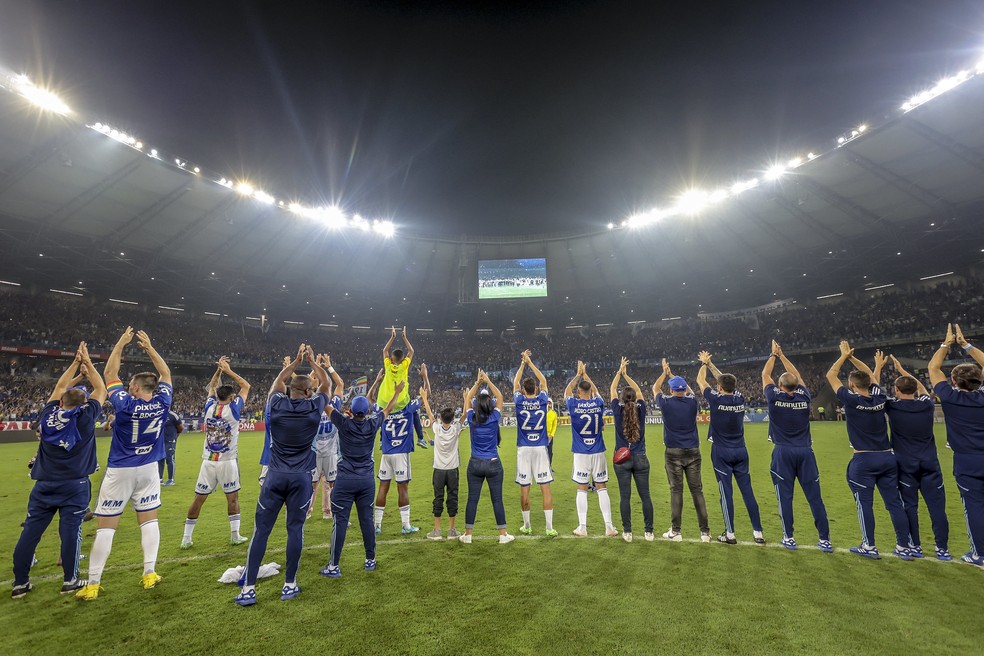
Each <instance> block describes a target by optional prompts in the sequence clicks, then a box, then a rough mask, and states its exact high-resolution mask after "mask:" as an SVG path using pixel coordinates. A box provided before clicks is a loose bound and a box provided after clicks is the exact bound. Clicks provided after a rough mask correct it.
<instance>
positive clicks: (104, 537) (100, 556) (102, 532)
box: [89, 528, 116, 585]
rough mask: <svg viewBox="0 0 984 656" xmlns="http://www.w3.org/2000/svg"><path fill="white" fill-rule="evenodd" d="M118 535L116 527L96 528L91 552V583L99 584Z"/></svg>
mask: <svg viewBox="0 0 984 656" xmlns="http://www.w3.org/2000/svg"><path fill="white" fill-rule="evenodd" d="M115 535H116V529H115V528H99V529H96V539H95V541H94V542H93V543H92V551H91V552H89V584H90V585H98V584H99V581H100V580H102V573H103V569H105V567H106V561H107V560H109V552H110V551H112V550H113V537H114V536H115Z"/></svg>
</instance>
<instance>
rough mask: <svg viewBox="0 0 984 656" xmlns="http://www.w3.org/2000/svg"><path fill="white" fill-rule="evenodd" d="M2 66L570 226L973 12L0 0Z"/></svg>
mask: <svg viewBox="0 0 984 656" xmlns="http://www.w3.org/2000/svg"><path fill="white" fill-rule="evenodd" d="M0 16H2V19H0V65H4V66H6V67H9V68H11V69H14V70H15V71H23V72H27V73H28V74H30V75H31V76H32V77H33V78H34V79H36V80H45V81H48V82H49V83H50V84H51V85H52V86H53V87H54V88H56V89H57V90H58V91H59V92H60V93H61V94H62V95H63V96H64V97H65V98H66V99H67V100H68V102H69V104H70V105H72V106H73V108H75V109H76V110H78V111H79V112H81V113H82V114H83V115H84V116H86V117H91V118H92V119H93V120H101V121H104V122H109V123H112V124H113V125H115V126H118V127H120V128H123V129H126V130H128V131H130V132H131V133H133V134H135V135H137V136H138V137H140V138H142V139H143V140H144V141H145V142H146V143H147V144H148V145H149V146H157V147H160V148H161V149H162V150H166V151H168V152H170V153H174V154H179V155H181V156H182V157H183V158H185V159H187V160H188V161H189V162H190V163H191V164H192V165H201V166H202V167H205V168H208V169H211V170H215V171H218V172H222V173H223V174H225V175H229V176H232V177H236V178H245V179H248V180H250V181H251V182H253V183H254V184H255V185H257V186H259V187H262V188H264V189H266V190H267V191H270V192H271V193H274V195H276V196H277V197H278V198H282V197H289V198H297V199H300V200H303V201H305V202H307V203H309V204H321V203H328V202H335V203H338V204H340V205H342V206H343V207H345V208H346V209H347V210H348V211H350V212H359V213H361V214H363V215H364V216H366V217H367V218H392V219H393V220H394V221H396V222H397V224H398V225H399V226H400V229H401V230H402V231H405V232H412V233H422V234H446V235H447V236H452V237H458V236H461V235H527V234H542V233H556V232H564V233H580V232H584V231H588V230H594V229H598V228H599V227H601V226H603V225H604V224H605V223H606V222H607V221H609V220H619V219H621V218H624V217H625V216H627V215H629V214H631V213H632V212H633V211H635V210H639V209H644V208H647V207H650V206H651V205H653V204H655V203H656V202H657V201H660V200H662V199H666V198H668V197H670V196H672V195H673V194H675V193H679V192H680V191H682V190H683V189H684V188H686V187H687V186H690V185H701V184H706V185H717V184H722V183H730V182H731V181H732V180H733V179H735V178H736V177H737V176H743V177H744V176H745V175H746V174H747V172H749V171H751V170H753V169H762V168H764V167H766V166H767V165H768V164H769V162H770V160H771V159H774V158H786V157H788V156H790V155H791V154H798V153H801V152H803V151H805V150H815V151H822V150H825V149H826V148H828V147H830V146H832V145H833V140H834V139H835V138H836V136H837V135H838V134H840V133H842V132H844V131H845V130H850V129H851V128H852V127H854V126H856V125H858V124H859V123H861V122H864V121H869V120H875V119H877V118H879V117H880V116H881V115H883V114H885V113H888V112H890V111H893V110H894V109H896V108H897V107H898V105H899V104H901V102H902V101H903V100H904V99H905V98H906V97H907V96H908V95H910V94H912V93H913V92H916V91H919V90H921V89H922V88H924V87H925V86H927V85H929V84H931V83H932V82H933V81H935V79H937V78H938V77H940V76H941V75H945V74H948V73H953V72H955V71H957V70H959V69H960V68H963V67H965V66H967V65H968V64H969V63H971V62H975V61H976V60H977V59H979V56H980V54H981V52H982V47H984V5H982V4H981V3H979V2H970V1H965V2H961V1H956V0H934V1H933V2H929V1H928V0H916V1H908V0H864V1H854V2H837V1H831V2H803V1H800V2H788V1H787V2H754V1H749V2H735V1H730V2H679V3H662V2H647V3H626V2H614V1H608V2H600V1H588V0H584V1H580V2H576V1H573V0H571V1H568V2H562V3H533V2H528V3H527V2H514V3H506V2H496V3H487V4H480V3H479V4H476V3H464V2H460V3H459V2H436V1H433V2H378V3H373V2H299V1H290V2H220V1H218V0H200V1H198V2H183V1H168V2H164V1H159V2H143V1H137V2H124V1H122V0H116V1H113V2H105V1H93V0H85V1H74V2H70V1H67V0H61V1H52V2H26V1H24V0H21V1H16V0H15V1H8V0H0Z"/></svg>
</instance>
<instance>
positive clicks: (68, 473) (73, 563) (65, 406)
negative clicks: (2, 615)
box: [10, 342, 106, 599]
mask: <svg viewBox="0 0 984 656" xmlns="http://www.w3.org/2000/svg"><path fill="white" fill-rule="evenodd" d="M80 370H81V376H80V377H76V372H77V371H80ZM81 377H84V378H85V379H86V380H88V381H89V383H90V384H91V385H92V394H90V395H89V397H88V398H86V395H85V393H84V392H83V391H82V390H80V389H76V388H75V384H76V383H77V382H78V381H79V380H81ZM105 401H106V385H105V384H104V383H103V379H102V377H100V375H99V372H98V371H96V368H95V366H93V364H92V360H91V359H90V358H89V352H88V350H87V349H86V345H85V342H81V343H80V344H79V348H78V351H77V352H76V353H75V358H74V359H73V360H72V362H71V364H69V365H68V368H67V369H65V372H64V373H62V375H61V377H60V378H59V379H58V382H57V383H55V388H54V390H53V391H52V392H51V396H49V397H48V402H47V403H45V405H44V408H42V409H41V414H40V415H39V416H38V431H39V433H40V443H39V444H38V455H37V459H36V460H35V461H34V466H33V467H32V468H31V478H32V479H34V487H33V488H31V496H30V497H29V498H28V501H27V519H25V520H24V524H23V526H24V528H23V530H22V531H21V535H20V538H19V539H18V540H17V546H15V547H14V583H13V586H12V588H11V591H10V596H11V597H12V598H14V599H19V598H21V597H23V596H24V595H26V594H27V593H28V592H30V591H31V590H33V589H34V586H33V585H31V578H30V573H31V563H32V562H33V560H34V550H35V549H36V548H37V546H38V542H40V541H41V536H42V535H44V532H45V530H46V529H47V528H48V525H49V524H50V523H51V520H52V518H54V516H55V513H56V512H57V513H58V535H59V536H60V538H61V558H60V560H61V566H62V573H63V575H64V577H63V580H62V587H61V593H62V594H70V593H73V592H77V591H78V590H80V589H83V588H84V587H85V586H86V584H87V581H85V580H83V579H79V578H78V575H79V560H80V557H81V549H82V521H83V520H84V519H85V516H86V513H87V512H88V511H89V501H90V500H91V498H92V487H91V485H90V484H89V475H90V474H92V473H93V472H94V471H96V465H97V461H96V420H97V419H98V418H99V413H100V412H101V411H102V404H103V403H104V402H105Z"/></svg>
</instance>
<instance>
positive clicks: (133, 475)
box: [75, 326, 174, 601]
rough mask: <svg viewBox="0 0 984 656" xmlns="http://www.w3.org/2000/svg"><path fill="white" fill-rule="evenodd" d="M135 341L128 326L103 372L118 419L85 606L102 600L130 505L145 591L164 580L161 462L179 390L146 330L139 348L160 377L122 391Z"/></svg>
mask: <svg viewBox="0 0 984 656" xmlns="http://www.w3.org/2000/svg"><path fill="white" fill-rule="evenodd" d="M133 337H134V333H133V328H131V327H130V326H127V327H126V330H124V331H123V334H122V335H121V336H120V338H119V340H118V341H117V342H116V345H115V346H114V347H113V351H112V352H111V353H110V354H109V359H108V360H107V361H106V368H105V369H104V371H103V374H104V375H105V377H106V380H107V381H108V385H107V390H108V392H109V402H110V404H111V405H112V406H113V412H114V414H115V416H116V419H115V421H113V437H112V441H111V442H110V446H109V460H108V463H107V467H106V474H105V476H103V480H102V484H101V485H100V486H99V499H98V501H96V510H95V515H96V517H98V518H99V519H98V528H97V529H96V539H95V541H94V542H93V544H92V551H91V552H90V555H89V582H88V584H87V585H86V586H85V587H84V588H82V589H81V590H79V591H78V592H77V593H76V595H75V596H76V597H77V598H79V599H82V600H84V601H92V600H93V599H96V598H97V597H98V596H99V591H100V590H101V587H100V585H99V584H100V582H101V581H102V574H103V569H104V568H105V567H106V561H107V560H108V559H109V554H110V552H111V551H112V549H113V537H114V536H115V535H116V527H117V526H119V524H120V517H121V516H122V515H123V511H124V510H125V509H126V504H127V501H129V502H130V503H132V504H133V509H134V510H135V511H136V513H137V523H138V524H139V525H140V545H141V547H142V549H143V577H142V578H141V579H140V583H141V585H143V587H144V589H145V590H149V589H151V588H153V587H155V586H156V585H157V584H158V583H160V582H161V580H162V577H161V576H160V575H159V574H157V572H156V571H155V570H156V568H157V551H158V549H159V548H160V545H161V531H160V526H159V525H158V523H157V509H158V508H160V505H161V479H160V475H159V474H158V471H157V461H158V460H160V459H161V458H163V457H164V440H163V439H162V437H161V428H162V427H163V425H164V422H165V421H166V420H167V413H168V410H170V409H171V399H172V398H173V397H174V388H172V387H171V370H170V369H169V368H168V366H167V364H166V363H165V362H164V359H163V358H162V357H161V356H160V354H159V353H158V352H157V351H156V350H155V349H154V347H153V345H151V343H150V337H149V336H148V335H147V333H145V332H144V331H142V330H141V331H138V332H137V333H136V337H137V345H138V346H139V347H140V348H141V349H143V350H144V352H145V353H146V354H147V356H148V357H149V358H150V361H151V362H152V363H153V365H154V368H155V369H156V370H157V373H151V372H140V373H137V374H134V375H133V376H132V377H131V378H130V383H129V386H128V387H127V388H124V387H123V383H122V382H120V361H121V359H122V357H123V349H124V348H125V347H126V345H127V344H129V343H130V342H131V341H133Z"/></svg>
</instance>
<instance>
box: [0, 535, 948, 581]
mask: <svg viewBox="0 0 984 656" xmlns="http://www.w3.org/2000/svg"><path fill="white" fill-rule="evenodd" d="M353 528H354V527H353ZM472 539H473V540H475V541H481V542H492V541H498V539H499V536H497V535H475V536H473V538H472ZM531 540H621V534H619V535H618V536H613V537H608V536H606V535H601V534H598V535H588V536H586V537H583V538H579V537H577V536H576V535H563V534H562V535H557V536H554V537H550V536H547V535H522V536H516V541H517V542H525V541H531ZM712 540H713V538H712ZM447 541H448V540H446V539H445V540H441V542H447ZM635 541H637V542H642V541H644V540H635ZM424 542H437V540H428V539H427V538H397V539H394V540H376V545H377V546H379V545H383V546H387V545H397V544H422V543H424ZM680 542H685V543H689V544H708V543H706V542H701V541H700V539H697V538H684V539H683V540H681V541H680ZM655 543H666V544H673V542H671V541H669V540H665V539H663V538H656V540H655ZM710 544H716V542H711V543H710ZM465 546H467V545H465ZM722 546H725V547H734V546H740V547H756V548H759V549H785V547H783V546H782V543H780V542H769V543H766V544H764V545H759V544H755V543H754V542H747V541H739V542H738V544H737V545H729V544H724V545H722ZM330 547H331V544H330V543H328V542H325V543H323V544H315V545H310V546H307V545H305V547H304V551H312V550H322V549H329V548H330ZM799 550H804V551H809V550H812V551H820V547H818V546H816V545H814V544H810V545H805V544H802V545H799ZM286 551H287V548H286V547H274V548H271V549H267V550H266V554H275V553H284V552H286ZM834 553H839V554H850V553H851V550H850V549H844V548H843V547H835V548H834ZM227 555H228V556H230V557H233V558H235V557H240V555H239V554H238V552H234V551H220V552H217V553H210V554H198V555H194V556H179V557H174V558H163V559H161V560H158V561H157V563H158V564H159V565H160V564H164V565H173V564H175V563H192V562H195V561H198V560H207V559H212V558H219V557H222V556H227ZM852 555H853V554H852ZM883 555H884V556H885V557H888V558H895V556H894V555H892V553H891V552H887V553H885V554H883ZM245 557H246V554H245V553H243V554H241V558H245ZM917 560H920V559H917ZM921 560H925V561H933V562H937V563H941V564H950V563H960V559H959V558H954V559H953V560H952V561H942V560H937V559H936V558H935V557H930V556H927V557H925V558H922V559H921ZM142 567H143V563H142V562H140V563H125V564H120V565H112V566H108V567H106V568H105V569H104V570H103V571H104V572H115V571H119V570H126V569H137V568H142ZM83 571H84V572H88V568H82V567H80V573H81V572H83ZM61 577H62V575H61V574H46V575H44V576H32V577H31V581H32V582H34V581H47V580H52V579H61ZM13 583H14V582H13V579H8V580H5V581H0V586H2V587H7V586H13Z"/></svg>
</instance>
